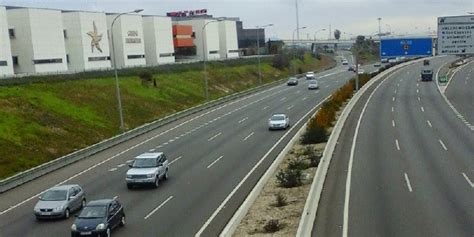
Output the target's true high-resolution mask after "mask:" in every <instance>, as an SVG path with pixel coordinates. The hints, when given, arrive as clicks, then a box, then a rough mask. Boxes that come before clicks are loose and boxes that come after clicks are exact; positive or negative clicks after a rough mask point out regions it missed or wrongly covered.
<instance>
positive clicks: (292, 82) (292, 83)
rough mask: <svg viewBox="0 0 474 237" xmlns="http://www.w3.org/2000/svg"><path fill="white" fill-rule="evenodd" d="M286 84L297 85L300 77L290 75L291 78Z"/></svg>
mask: <svg viewBox="0 0 474 237" xmlns="http://www.w3.org/2000/svg"><path fill="white" fill-rule="evenodd" d="M286 84H287V85H289V86H296V85H298V79H297V78H296V77H290V79H288V82H287V83H286Z"/></svg>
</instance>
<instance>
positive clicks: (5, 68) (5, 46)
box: [0, 6, 13, 78]
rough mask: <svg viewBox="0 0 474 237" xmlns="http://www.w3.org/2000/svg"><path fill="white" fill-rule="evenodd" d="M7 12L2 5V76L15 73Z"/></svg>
mask: <svg viewBox="0 0 474 237" xmlns="http://www.w3.org/2000/svg"><path fill="white" fill-rule="evenodd" d="M8 33H9V31H8V22H7V12H6V9H5V7H2V6H0V78H5V77H7V76H11V75H13V62H12V52H11V46H10V36H9V35H8Z"/></svg>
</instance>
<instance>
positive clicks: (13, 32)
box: [8, 29, 15, 39]
mask: <svg viewBox="0 0 474 237" xmlns="http://www.w3.org/2000/svg"><path fill="white" fill-rule="evenodd" d="M8 35H10V39H13V38H15V29H8Z"/></svg>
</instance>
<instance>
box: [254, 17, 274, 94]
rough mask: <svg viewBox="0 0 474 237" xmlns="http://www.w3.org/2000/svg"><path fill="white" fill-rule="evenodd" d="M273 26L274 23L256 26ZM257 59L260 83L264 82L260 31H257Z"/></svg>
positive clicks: (258, 27)
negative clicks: (261, 66) (261, 65)
mask: <svg viewBox="0 0 474 237" xmlns="http://www.w3.org/2000/svg"><path fill="white" fill-rule="evenodd" d="M270 26H273V24H268V25H263V26H256V28H257V29H258V30H259V29H265V28H266V27H270ZM257 61H258V83H259V84H260V85H261V84H262V69H261V68H260V32H258V31H257Z"/></svg>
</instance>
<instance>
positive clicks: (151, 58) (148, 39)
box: [143, 16, 175, 66]
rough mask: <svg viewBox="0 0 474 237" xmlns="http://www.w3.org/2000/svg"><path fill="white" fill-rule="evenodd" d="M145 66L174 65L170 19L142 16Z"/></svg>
mask: <svg viewBox="0 0 474 237" xmlns="http://www.w3.org/2000/svg"><path fill="white" fill-rule="evenodd" d="M143 35H144V40H145V58H146V65H148V66H155V65H159V64H167V63H174V62H175V57H174V46H173V29H172V24H171V18H170V17H163V16H143Z"/></svg>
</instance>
